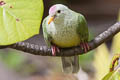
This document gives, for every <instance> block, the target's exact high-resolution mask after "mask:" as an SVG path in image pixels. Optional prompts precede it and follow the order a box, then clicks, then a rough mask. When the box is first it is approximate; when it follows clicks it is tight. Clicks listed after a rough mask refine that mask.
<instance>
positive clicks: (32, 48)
mask: <svg viewBox="0 0 120 80" xmlns="http://www.w3.org/2000/svg"><path fill="white" fill-rule="evenodd" d="M119 31H120V22H117V23H115V24H114V25H112V26H111V27H110V28H108V29H107V30H106V31H104V32H103V33H101V34H100V35H98V36H97V37H95V38H94V39H93V40H91V41H90V42H88V45H89V47H90V50H93V49H95V48H96V47H98V46H99V45H101V44H102V43H104V42H105V41H107V40H109V39H111V38H112V37H113V36H114V35H115V34H116V33H118V32H119ZM2 48H12V49H16V50H19V51H23V52H27V53H30V54H33V55H41V56H52V51H51V49H50V48H48V47H47V46H39V45H35V44H31V43H27V42H18V43H16V44H12V45H9V46H0V49H2ZM90 50H89V51H90ZM84 53H85V52H84V50H82V49H81V48H80V47H73V48H69V49H60V52H59V53H56V56H74V55H82V54H84Z"/></svg>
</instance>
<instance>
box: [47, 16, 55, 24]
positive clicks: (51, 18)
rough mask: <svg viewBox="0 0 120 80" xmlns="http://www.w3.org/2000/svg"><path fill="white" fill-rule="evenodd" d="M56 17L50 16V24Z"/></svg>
mask: <svg viewBox="0 0 120 80" xmlns="http://www.w3.org/2000/svg"><path fill="white" fill-rule="evenodd" d="M54 18H55V16H52V17H50V18H49V20H48V24H50V23H51V22H52V21H53V20H54Z"/></svg>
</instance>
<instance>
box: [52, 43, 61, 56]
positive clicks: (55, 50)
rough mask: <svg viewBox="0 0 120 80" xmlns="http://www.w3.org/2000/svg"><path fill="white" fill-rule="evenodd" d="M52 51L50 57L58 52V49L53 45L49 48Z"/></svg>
mask: <svg viewBox="0 0 120 80" xmlns="http://www.w3.org/2000/svg"><path fill="white" fill-rule="evenodd" d="M51 49H52V55H53V56H55V55H56V53H57V52H60V50H59V48H58V47H57V46H55V45H53V46H52V47H51Z"/></svg>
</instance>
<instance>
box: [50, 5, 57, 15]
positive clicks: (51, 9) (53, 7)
mask: <svg viewBox="0 0 120 80" xmlns="http://www.w3.org/2000/svg"><path fill="white" fill-rule="evenodd" d="M55 11H56V6H55V5H54V6H52V7H51V8H50V9H49V14H54V13H55Z"/></svg>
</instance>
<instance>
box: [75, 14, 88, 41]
mask: <svg viewBox="0 0 120 80" xmlns="http://www.w3.org/2000/svg"><path fill="white" fill-rule="evenodd" d="M77 33H78V35H79V36H80V39H81V42H87V41H88V38H89V32H88V26H87V22H86V20H85V18H84V16H83V15H81V14H78V26H77Z"/></svg>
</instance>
